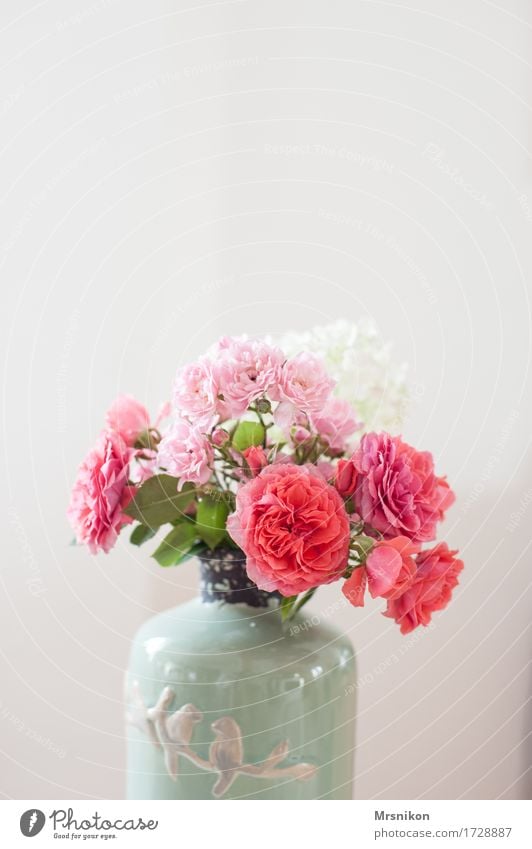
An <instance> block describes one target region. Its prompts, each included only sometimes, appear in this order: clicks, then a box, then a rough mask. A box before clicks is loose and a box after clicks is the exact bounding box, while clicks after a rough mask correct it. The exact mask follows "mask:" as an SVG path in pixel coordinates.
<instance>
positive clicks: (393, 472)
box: [352, 433, 454, 542]
mask: <svg viewBox="0 0 532 849" xmlns="http://www.w3.org/2000/svg"><path fill="white" fill-rule="evenodd" d="M352 462H353V465H354V467H355V469H356V470H357V472H358V481H357V489H356V492H355V495H354V500H355V505H356V508H357V510H358V512H359V513H360V514H361V516H362V518H363V520H364V522H367V523H368V524H369V525H372V526H373V527H374V528H375V529H376V530H378V531H380V532H381V533H382V534H383V535H384V536H385V537H394V536H397V535H398V534H403V535H404V536H407V537H409V538H410V539H412V540H414V541H415V542H425V541H427V540H431V539H434V537H435V536H436V525H437V523H438V522H439V521H441V519H442V518H443V515H444V512H445V510H447V508H448V507H450V505H451V504H452V503H453V501H454V494H453V492H452V491H451V489H450V488H449V485H448V484H447V482H446V481H445V480H444V479H443V478H439V477H437V476H436V475H435V473H434V461H433V459H432V454H430V453H429V452H428V451H416V450H415V448H412V447H411V446H410V445H407V444H406V443H404V442H403V441H402V440H401V438H400V437H399V436H393V437H392V436H390V435H389V434H387V433H380V434H377V433H367V434H365V435H364V436H363V437H362V439H361V441H360V445H359V447H358V448H357V450H356V451H355V453H354V454H353V456H352Z"/></svg>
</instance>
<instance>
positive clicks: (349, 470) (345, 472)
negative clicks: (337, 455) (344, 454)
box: [334, 460, 358, 498]
mask: <svg viewBox="0 0 532 849" xmlns="http://www.w3.org/2000/svg"><path fill="white" fill-rule="evenodd" d="M357 479H358V473H357V470H356V469H355V466H354V463H353V461H352V460H338V465H337V467H336V477H335V479H334V485H335V487H336V489H337V490H338V492H339V493H340V495H341V496H342V498H350V497H351V496H352V495H353V493H354V491H355V489H356V485H357Z"/></svg>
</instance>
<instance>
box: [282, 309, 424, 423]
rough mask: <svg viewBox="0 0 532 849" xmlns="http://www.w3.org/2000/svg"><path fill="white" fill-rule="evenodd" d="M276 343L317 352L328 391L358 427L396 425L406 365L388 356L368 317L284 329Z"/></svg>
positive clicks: (290, 350) (404, 395)
mask: <svg viewBox="0 0 532 849" xmlns="http://www.w3.org/2000/svg"><path fill="white" fill-rule="evenodd" d="M276 342H277V344H278V345H279V347H280V348H282V349H283V351H284V352H285V353H286V354H287V355H288V356H294V355H295V354H298V353H300V352H301V351H312V353H313V354H316V355H317V356H319V357H321V358H322V359H323V361H324V363H325V365H326V367H327V370H328V371H329V373H330V374H331V376H332V377H333V378H334V379H335V380H336V386H335V388H334V391H333V395H336V396H337V397H338V398H343V399H345V400H346V401H349V403H350V404H351V405H352V406H353V407H354V408H355V410H356V412H357V414H358V416H359V417H360V418H361V419H362V421H363V422H364V430H366V431H368V430H377V431H378V430H387V431H391V432H392V433H393V432H394V431H395V432H397V431H398V430H400V428H401V424H402V421H403V418H404V416H405V413H406V406H407V402H408V392H407V388H406V380H405V377H406V365H405V364H404V363H397V362H396V361H395V360H394V358H393V357H392V354H391V345H390V344H389V343H386V342H384V341H383V340H382V338H381V336H380V335H379V332H378V331H377V328H376V326H375V323H374V322H373V321H372V320H371V319H370V318H363V319H362V320H360V321H359V322H358V323H357V324H355V323H352V322H348V321H344V320H340V321H336V322H334V323H333V324H326V325H322V326H318V327H314V328H312V330H308V331H305V332H303V333H287V334H286V335H284V336H282V337H281V338H280V339H276Z"/></svg>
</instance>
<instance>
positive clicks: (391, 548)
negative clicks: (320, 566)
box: [342, 536, 419, 607]
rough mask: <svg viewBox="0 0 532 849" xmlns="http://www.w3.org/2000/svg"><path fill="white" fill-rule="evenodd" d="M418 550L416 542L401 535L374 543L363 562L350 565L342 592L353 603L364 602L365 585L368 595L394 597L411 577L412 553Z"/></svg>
mask: <svg viewBox="0 0 532 849" xmlns="http://www.w3.org/2000/svg"><path fill="white" fill-rule="evenodd" d="M418 551H419V545H415V544H414V543H412V541H411V540H410V539H408V537H403V536H399V537H395V538H394V539H390V540H384V541H382V542H377V543H375V545H374V547H373V548H372V549H371V551H370V553H369V554H368V556H367V558H366V563H365V566H359V567H357V568H356V569H354V571H353V572H352V574H351V576H350V577H349V578H348V579H347V581H346V582H345V583H344V585H343V587H342V592H343V594H344V595H345V597H346V598H347V599H348V600H349V601H350V602H351V604H353V605H354V606H355V607H363V606H364V593H365V590H366V586H367V587H368V589H369V592H370V595H371V597H372V598H377V596H380V597H381V598H386V599H393V598H396V597H397V596H399V595H400V594H401V593H403V592H404V591H405V590H406V589H407V588H408V587H409V586H410V585H411V584H412V583H413V581H414V580H415V577H416V573H417V567H416V563H415V561H414V558H413V555H414V554H416V553H417V552H418Z"/></svg>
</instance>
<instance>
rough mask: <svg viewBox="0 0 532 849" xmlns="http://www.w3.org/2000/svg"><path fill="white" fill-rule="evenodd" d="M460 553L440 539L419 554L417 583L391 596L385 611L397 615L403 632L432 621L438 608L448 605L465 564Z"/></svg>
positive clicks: (391, 616)
mask: <svg viewBox="0 0 532 849" xmlns="http://www.w3.org/2000/svg"><path fill="white" fill-rule="evenodd" d="M457 553H458V552H457V551H451V550H450V549H449V548H448V546H447V544H446V543H445V542H440V543H438V545H435V546H434V547H433V548H430V549H428V550H427V551H423V552H422V553H421V554H418V556H417V558H416V565H417V573H416V577H415V579H414V581H413V583H412V584H411V585H410V586H408V587H407V589H406V591H405V592H403V593H402V594H401V595H399V596H397V597H396V596H394V597H392V598H390V599H389V601H388V607H387V609H386V613H385V614H384V615H385V616H389V617H390V618H391V619H395V621H396V622H397V624H398V625H400V626H401V633H402V634H408V633H409V632H410V631H413V630H414V628H417V626H418V625H428V624H429V622H430V620H431V618H432V614H433V613H434V612H435V611H436V610H443V609H444V607H447V605H448V604H449V602H450V600H451V596H452V593H453V590H454V588H455V587H456V586H457V584H458V575H459V574H460V572H461V571H462V569H463V568H464V564H463V561H462V560H458V559H457V558H456V557H455V555H456V554H457Z"/></svg>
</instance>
